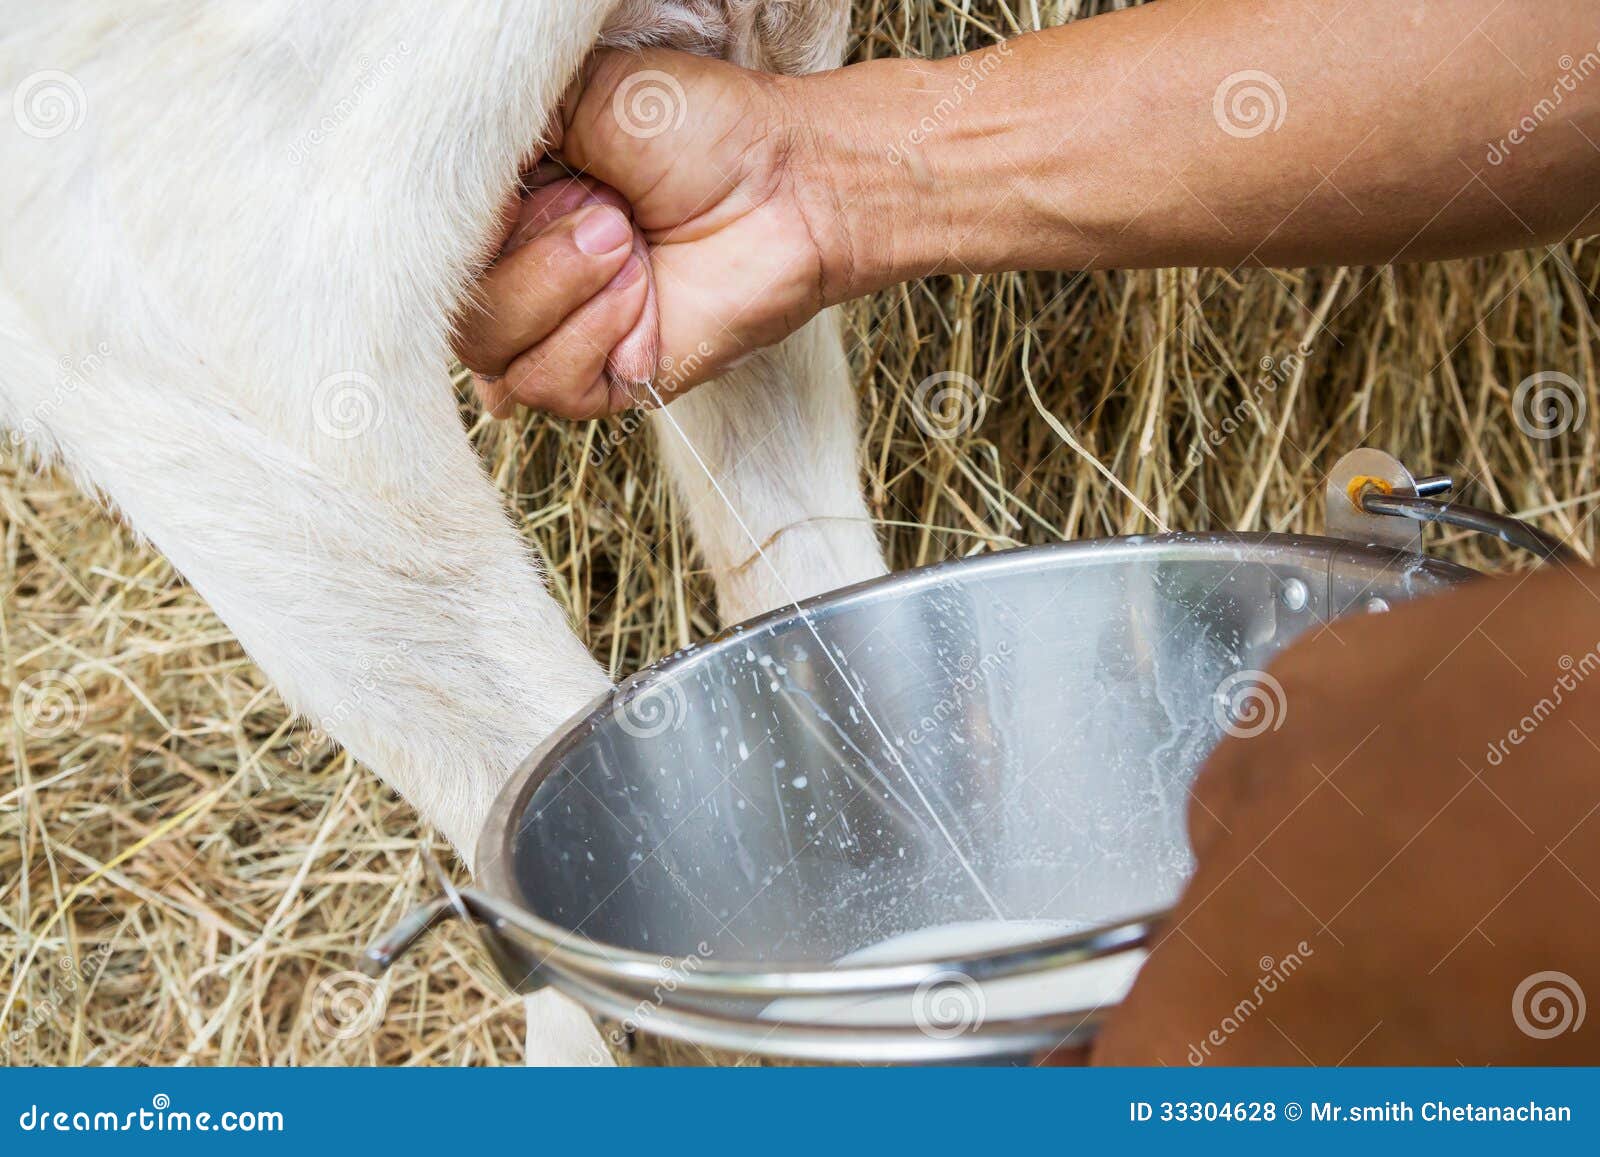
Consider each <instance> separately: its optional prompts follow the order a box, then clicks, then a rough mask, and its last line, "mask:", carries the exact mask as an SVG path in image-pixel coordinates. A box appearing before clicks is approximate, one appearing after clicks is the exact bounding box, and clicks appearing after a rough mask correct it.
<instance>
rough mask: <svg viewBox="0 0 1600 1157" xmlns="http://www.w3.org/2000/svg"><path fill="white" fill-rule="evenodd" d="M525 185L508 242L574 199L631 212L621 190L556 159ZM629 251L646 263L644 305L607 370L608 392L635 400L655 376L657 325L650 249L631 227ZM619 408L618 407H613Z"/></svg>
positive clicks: (567, 209)
mask: <svg viewBox="0 0 1600 1157" xmlns="http://www.w3.org/2000/svg"><path fill="white" fill-rule="evenodd" d="M524 187H525V188H527V190H528V193H527V195H526V197H525V198H524V202H523V210H522V222H521V223H520V224H519V225H518V227H517V228H516V229H514V230H513V231H512V235H511V238H510V239H509V240H508V242H507V244H508V246H515V245H516V244H518V239H519V238H520V237H521V236H522V235H523V234H524V232H525V231H526V230H528V229H539V228H543V227H544V223H545V222H547V221H549V220H551V219H552V218H553V217H556V216H559V215H561V214H563V213H567V212H570V211H571V209H572V208H573V207H575V206H576V205H578V204H603V205H614V206H616V207H617V208H618V209H620V210H622V211H623V212H625V213H629V214H630V216H631V209H630V207H629V205H628V202H627V201H626V200H625V199H624V198H623V196H622V194H621V193H618V192H617V191H616V190H615V189H613V188H611V186H609V185H603V184H600V183H599V182H598V181H590V180H585V179H582V178H577V177H573V176H572V175H570V174H569V173H568V172H567V171H566V169H565V168H563V167H562V166H561V165H560V164H557V163H555V162H546V163H544V164H542V165H540V166H539V167H538V168H536V169H535V170H534V171H533V173H531V174H530V175H529V177H528V179H527V180H525V181H524ZM633 252H634V254H635V256H637V257H638V258H639V259H640V260H641V261H643V262H644V263H645V276H646V278H647V280H648V282H649V284H648V285H647V286H646V287H645V303H644V309H643V310H642V311H641V312H640V314H639V320H638V321H637V322H635V323H634V326H633V328H632V329H631V330H629V331H628V332H627V333H626V334H624V335H623V337H622V340H621V341H619V342H618V343H617V345H616V347H615V348H614V349H613V350H612V351H611V356H610V358H608V359H607V361H606V372H607V374H609V375H610V377H611V383H612V387H613V390H612V392H613V394H618V393H620V394H622V395H625V396H627V397H630V398H633V399H635V400H637V399H638V397H639V396H640V395H641V394H643V393H645V392H646V390H645V387H646V386H647V385H648V383H649V382H650V380H651V379H652V378H653V377H654V376H655V367H656V359H657V357H658V356H659V355H660V352H661V327H660V325H659V324H658V321H657V315H656V287H655V270H654V268H653V266H652V265H651V263H650V249H649V246H648V245H647V243H646V242H645V239H644V236H643V234H641V233H638V232H636V233H635V235H634V238H633ZM618 408H622V407H618Z"/></svg>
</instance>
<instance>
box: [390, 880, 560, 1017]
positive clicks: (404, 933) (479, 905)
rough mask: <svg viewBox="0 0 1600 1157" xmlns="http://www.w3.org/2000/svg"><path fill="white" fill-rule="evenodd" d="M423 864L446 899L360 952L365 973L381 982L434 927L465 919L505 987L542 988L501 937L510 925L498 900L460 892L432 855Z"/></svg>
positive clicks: (539, 978)
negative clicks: (497, 971) (396, 963)
mask: <svg viewBox="0 0 1600 1157" xmlns="http://www.w3.org/2000/svg"><path fill="white" fill-rule="evenodd" d="M423 862H424V863H425V864H426V865H427V866H428V870H429V873H430V874H431V875H432V876H433V880H434V883H435V884H437V885H438V887H439V890H440V892H442V893H443V895H441V896H439V897H438V898H437V899H435V900H430V901H428V902H427V903H426V904H423V905H421V906H420V907H416V908H413V909H411V911H409V912H407V913H406V914H405V916H403V917H402V918H401V919H400V922H399V923H398V924H396V925H395V926H394V927H393V928H391V929H389V931H387V932H385V933H384V934H383V935H382V936H380V937H378V939H376V940H374V941H373V942H372V943H371V944H369V945H367V947H366V949H365V951H363V952H362V953H361V960H360V968H361V971H362V972H363V973H365V974H366V975H368V976H370V977H372V978H373V979H377V978H378V977H380V976H382V975H383V974H384V973H385V972H387V971H388V970H389V969H390V968H391V967H392V966H393V965H394V963H395V961H397V960H399V959H400V957H402V956H404V955H405V954H406V953H407V952H409V951H410V950H411V948H412V946H413V945H415V944H416V943H417V941H419V940H421V939H422V938H423V937H424V936H425V935H427V934H428V932H430V931H431V930H432V929H434V928H437V927H438V926H439V925H440V924H443V923H445V922H446V921H449V920H462V921H464V922H466V923H467V924H470V925H472V926H473V927H474V928H475V929H476V930H477V933H478V939H479V941H480V942H481V943H482V944H483V947H484V951H486V952H487V953H488V954H489V959H490V960H492V961H493V962H494V966H495V968H496V969H497V970H499V973H500V976H501V978H502V979H503V980H504V981H505V982H506V984H508V985H509V986H510V987H511V988H512V989H514V990H515V991H517V992H521V993H525V994H526V993H533V992H537V991H538V990H539V989H541V988H543V987H544V985H545V981H544V977H543V976H542V975H541V973H540V972H539V971H538V970H535V971H533V972H529V971H528V969H527V968H526V967H525V966H524V965H522V964H521V963H519V961H518V958H517V956H516V954H515V953H514V952H512V951H511V949H510V948H509V947H508V946H507V944H506V941H505V940H504V939H503V937H502V936H501V933H500V931H499V928H500V925H501V924H503V923H505V922H506V921H507V917H506V915H505V914H504V913H503V912H502V911H500V909H499V906H498V905H497V904H496V902H495V901H493V900H491V899H489V898H488V897H487V896H485V895H483V894H482V893H479V892H475V891H472V890H471V889H468V890H467V891H461V890H459V889H457V888H456V886H455V885H454V884H452V883H451V882H450V878H449V877H448V876H446V875H445V872H444V869H443V868H442V867H440V866H439V861H438V860H436V859H434V858H433V857H432V856H431V855H429V854H428V853H427V852H424V853H423Z"/></svg>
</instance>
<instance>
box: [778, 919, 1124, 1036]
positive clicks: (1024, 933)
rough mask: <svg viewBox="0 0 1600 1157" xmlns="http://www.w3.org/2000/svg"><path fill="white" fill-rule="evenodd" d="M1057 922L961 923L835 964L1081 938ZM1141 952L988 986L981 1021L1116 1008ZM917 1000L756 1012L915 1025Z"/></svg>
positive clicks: (873, 999)
mask: <svg viewBox="0 0 1600 1157" xmlns="http://www.w3.org/2000/svg"><path fill="white" fill-rule="evenodd" d="M1083 930H1084V926H1083V925H1080V924H1068V923H1065V922H1063V921H1059V920H963V921H959V922H957V923H954V924H936V925H934V926H933V927H931V928H919V929H917V930H916V931H914V932H903V933H901V934H900V935H898V936H891V937H889V938H888V939H887V940H881V941H879V942H878V943H877V944H869V945H868V946H867V947H865V948H858V949H856V951H854V952H851V953H848V954H846V955H844V956H841V957H839V959H838V960H837V961H835V963H837V964H900V963H905V962H907V961H914V960H929V959H939V958H942V957H949V956H966V955H970V954H972V953H975V952H992V951H994V950H996V949H1000V948H1011V947H1015V946H1016V945H1019V944H1027V943H1029V942H1030V941H1034V940H1043V939H1045V938H1047V937H1054V936H1066V935H1069V934H1071V933H1073V932H1081V931H1083ZM1144 959H1145V953H1144V951H1143V950H1137V951H1132V952H1125V953H1121V954H1119V955H1118V956H1114V957H1107V958H1105V959H1102V960H1091V961H1088V962H1087V963H1084V964H1075V965H1073V966H1072V967H1071V968H1066V969H1057V970H1055V971H1054V972H1052V973H1050V974H1048V975H1046V976H1017V977H1010V978H1007V979H1003V980H990V981H986V982H984V983H983V984H981V985H978V986H977V987H978V989H979V990H980V991H981V992H982V994H983V1004H982V1017H981V1019H983V1020H1009V1019H1013V1018H1017V1017H1025V1016H1039V1015H1045V1014H1048V1013H1055V1012H1071V1011H1074V1010H1076V1009H1091V1008H1095V1007H1097V1006H1102V1005H1113V1004H1116V1003H1118V1002H1119V1001H1121V1000H1122V998H1123V997H1124V996H1126V995H1127V993H1128V989H1129V988H1130V987H1132V985H1133V978H1134V977H1135V976H1136V975H1137V974H1138V972H1139V968H1140V966H1141V965H1142V964H1143V963H1144ZM917 999H918V998H917V995H916V993H914V992H897V993H886V994H883V995H874V996H839V997H816V996H811V997H783V998H782V999H780V1000H775V1001H773V1002H772V1003H771V1004H769V1005H767V1006H766V1008H764V1009H762V1010H761V1014H760V1015H761V1019H762V1020H776V1021H792V1022H802V1023H808V1024H875V1023H881V1024H897V1023H913V1022H914V1020H915V1016H914V1014H915V1011H916V1010H915V1004H914V1002H915V1001H916V1000H917Z"/></svg>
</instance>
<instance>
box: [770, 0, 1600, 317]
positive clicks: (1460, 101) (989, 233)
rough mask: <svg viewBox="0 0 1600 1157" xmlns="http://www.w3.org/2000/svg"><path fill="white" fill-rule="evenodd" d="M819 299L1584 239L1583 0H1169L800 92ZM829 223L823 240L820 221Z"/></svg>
mask: <svg viewBox="0 0 1600 1157" xmlns="http://www.w3.org/2000/svg"><path fill="white" fill-rule="evenodd" d="M791 99H793V100H794V101H795V103H796V108H797V110H798V111H797V116H798V117H799V118H800V119H801V120H802V121H803V122H804V123H806V124H809V125H812V126H814V128H813V130H812V131H813V132H814V133H815V136H816V140H817V144H816V147H815V148H814V149H808V150H806V151H807V152H808V153H810V154H811V156H812V157H813V158H814V163H817V164H820V165H822V166H824V167H825V168H826V170H827V172H826V174H824V175H823V176H822V179H820V180H817V181H806V182H804V184H805V185H807V186H809V187H812V188H816V189H819V190H826V191H827V195H828V196H829V197H830V198H832V201H831V203H829V204H826V205H824V206H820V207H819V209H818V213H817V216H818V217H819V218H820V219H821V220H822V221H823V222H824V223H823V224H822V225H821V226H819V229H818V231H819V233H821V234H822V235H823V237H824V238H826V241H825V243H824V244H823V246H822V247H823V249H824V261H825V264H826V266H827V268H826V270H825V275H824V292H825V294H826V296H827V297H828V298H829V299H831V300H845V299H848V298H851V297H855V296H858V295H860V294H862V293H866V292H870V291H872V290H875V289H880V288H883V287H884V286H887V285H892V284H895V283H897V282H900V281H904V280H907V279H910V278H913V277H919V276H923V275H927V274H930V273H948V272H994V271H1000V270H1011V269H1042V268H1043V269H1089V268H1112V267H1123V268H1126V267H1156V266H1176V265H1206V266H1228V267H1235V266H1239V265H1245V264H1254V265H1270V266H1307V265H1317V264H1333V263H1339V264H1352V263H1363V264H1364V263H1388V262H1396V261H1411V260H1424V259H1435V258H1443V257H1453V256H1465V255H1471V254H1477V253H1485V252H1490V251H1493V250H1498V249H1506V248H1516V247H1523V246H1529V245H1538V244H1547V243H1551V242H1556V241H1560V240H1563V239H1567V238H1570V237H1574V236H1580V235H1583V234H1584V233H1585V232H1586V231H1591V230H1593V229H1596V228H1600V4H1597V3H1595V2H1594V0H1549V2H1546V3H1539V4H1532V3H1517V2H1513V3H1506V2H1504V0H1451V2H1449V3H1437V2H1435V3H1424V2H1421V0H1398V2H1381V3H1380V2H1378V0H1355V2H1353V3H1352V2H1349V0H1339V2H1333V0H1328V2H1326V3H1296V4H1288V3H1282V2H1275V0H1161V2H1159V3H1152V4H1149V5H1147V6H1145V7H1141V8H1137V9H1132V10H1129V11H1124V12H1117V13H1112V14H1108V15H1106V16H1101V17H1096V18H1094V19H1090V20H1085V21H1081V22H1078V23H1076V24H1072V25H1069V26H1067V27H1064V28H1057V29H1053V30H1051V31H1048V32H1042V33H1038V34H1036V35H1030V36H1024V37H1020V38H1018V39H1015V40H1012V41H1010V42H1008V43H1006V44H1005V45H1001V46H996V47H992V48H989V49H987V50H982V51H979V52H976V53H973V54H971V55H969V56H968V57H964V58H957V59H952V60H943V61H935V62H918V61H899V60H895V61H878V62H871V63H866V64H861V65H857V66H853V67H850V68H846V69H842V70H840V71H838V72H833V73H828V74H825V75H822V76H818V77H813V78H807V79H805V80H801V81H797V82H794V83H793V91H792V93H791ZM830 221H832V222H836V223H837V224H836V226H830V225H829V224H828V222H830Z"/></svg>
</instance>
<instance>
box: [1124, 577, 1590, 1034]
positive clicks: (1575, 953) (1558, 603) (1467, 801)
mask: <svg viewBox="0 0 1600 1157" xmlns="http://www.w3.org/2000/svg"><path fill="white" fill-rule="evenodd" d="M1269 674H1270V676H1271V679H1270V680H1263V681H1262V684H1263V688H1264V690H1266V691H1268V692H1270V693H1271V694H1270V703H1268V700H1267V698H1266V697H1264V698H1263V703H1267V704H1268V710H1269V711H1272V712H1275V713H1276V714H1275V715H1273V716H1272V717H1271V719H1270V722H1269V723H1268V729H1267V730H1265V731H1263V732H1262V733H1261V734H1258V735H1254V736H1253V737H1251V738H1235V739H1230V740H1228V741H1226V742H1224V743H1223V744H1222V745H1221V746H1220V747H1219V748H1218V749H1217V751H1216V753H1215V754H1214V755H1213V756H1212V758H1211V759H1210V761H1209V762H1208V764H1207V766H1206V767H1205V769H1204V770H1203V772H1202V773H1201V775H1200V777H1199V779H1198V780H1197V781H1196V783H1195V785H1194V792H1193V802H1192V805H1191V808H1190V834H1191V839H1192V842H1193V844H1194V848H1195V856H1196V860H1197V866H1196V870H1195V874H1194V878H1193V880H1192V882H1191V883H1190V885H1189V887H1188V888H1187V890H1186V891H1185V893H1184V895H1183V898H1182V900H1181V901H1180V903H1179V905H1178V907H1177V909H1176V911H1175V913H1174V916H1173V918H1172V920H1171V922H1170V923H1169V924H1168V925H1167V927H1166V928H1165V930H1164V932H1163V933H1162V938H1161V942H1160V946H1159V947H1158V948H1157V949H1156V950H1155V951H1154V953H1153V954H1152V955H1151V957H1150V959H1149V961H1148V962H1147V963H1146V965H1145V967H1144V970H1143V971H1142V973H1141V974H1140V976H1139V978H1138V980H1137V982H1136V983H1135V985H1134V988H1133V990H1132V992H1131V993H1130V994H1129V996H1128V998H1127V1000H1126V1002H1125V1003H1124V1004H1123V1006H1122V1007H1121V1008H1120V1009H1118V1010H1117V1011H1116V1012H1115V1013H1114V1014H1113V1016H1112V1017H1111V1018H1110V1020H1109V1022H1108V1024H1107V1026H1106V1029H1105V1032H1104V1034H1103V1035H1102V1037H1101V1038H1100V1040H1099V1041H1098V1042H1097V1044H1096V1046H1095V1050H1094V1054H1093V1059H1094V1061H1095V1062H1096V1063H1100V1064H1158V1063H1167V1064H1183V1063H1190V1064H1200V1063H1218V1064H1304V1063H1314V1064H1318V1065H1328V1064H1339V1063H1357V1064H1380V1063H1386V1064H1417V1063H1427V1064H1453V1063H1457V1062H1460V1063H1463V1064H1485V1063H1494V1064H1551V1063H1569V1064H1570V1063H1594V1062H1595V1061H1596V1060H1597V1059H1600V1035H1597V1034H1596V1033H1594V1032H1575V1031H1573V1029H1574V1028H1575V1027H1576V1020H1577V1008H1578V1007H1581V1002H1582V1001H1583V999H1584V998H1583V995H1582V993H1583V992H1585V991H1586V992H1587V993H1589V994H1590V995H1594V994H1596V993H1600V946H1597V945H1596V943H1595V941H1594V938H1593V935H1592V933H1591V931H1590V927H1591V925H1592V923H1593V918H1594V916H1595V913H1596V909H1597V908H1600V678H1590V676H1591V675H1593V674H1600V576H1597V575H1596V573H1595V572H1593V571H1589V570H1582V571H1572V572H1568V573H1563V574H1556V573H1548V574H1540V575H1538V576H1535V577H1532V578H1528V577H1525V576H1524V577H1520V578H1515V579H1504V580H1492V581H1484V582H1481V583H1475V584H1473V585H1472V586H1470V587H1469V588H1466V589H1464V590H1461V591H1457V592H1453V593H1450V594H1448V595H1444V596H1441V597H1439V598H1435V599H1428V600H1424V601H1422V602H1418V603H1415V604H1410V605H1407V606H1403V607H1400V608H1398V609H1396V610H1395V611H1393V612H1392V613H1390V614H1383V615H1368V616H1363V617H1360V618H1356V619H1347V620H1341V621H1339V622H1337V623H1335V624H1334V625H1332V626H1331V627H1330V628H1328V629H1327V630H1326V631H1324V632H1322V633H1321V635H1320V636H1319V637H1318V638H1316V639H1315V640H1312V641H1309V642H1305V643H1301V644H1298V645H1296V646H1294V647H1292V648H1291V649H1290V650H1289V651H1288V652H1287V653H1286V654H1285V655H1284V656H1283V657H1282V659H1281V660H1280V661H1279V662H1277V663H1274V664H1273V665H1272V666H1271V668H1270V670H1269ZM1273 680H1275V681H1276V685H1277V686H1274V684H1273ZM1586 680H1587V681H1586ZM1277 687H1281V694H1278V693H1277ZM1257 722H1261V721H1260V720H1259V719H1258V720H1257ZM1276 725H1281V726H1276ZM1513 737H1515V738H1513ZM1541 974H1543V975H1541ZM1563 999H1565V1000H1566V1001H1567V1005H1566V1006H1565V1007H1564V1006H1563V1005H1562V1003H1561V1002H1562V1000H1563Z"/></svg>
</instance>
